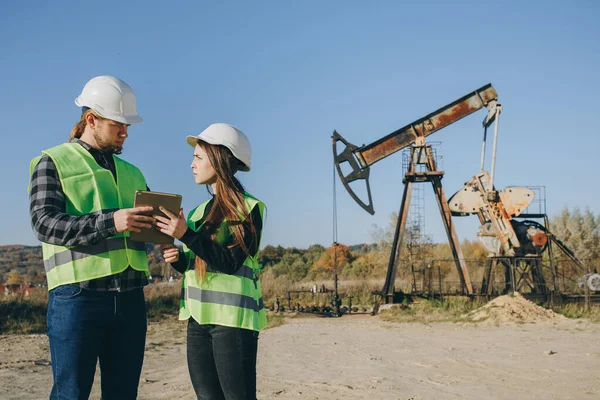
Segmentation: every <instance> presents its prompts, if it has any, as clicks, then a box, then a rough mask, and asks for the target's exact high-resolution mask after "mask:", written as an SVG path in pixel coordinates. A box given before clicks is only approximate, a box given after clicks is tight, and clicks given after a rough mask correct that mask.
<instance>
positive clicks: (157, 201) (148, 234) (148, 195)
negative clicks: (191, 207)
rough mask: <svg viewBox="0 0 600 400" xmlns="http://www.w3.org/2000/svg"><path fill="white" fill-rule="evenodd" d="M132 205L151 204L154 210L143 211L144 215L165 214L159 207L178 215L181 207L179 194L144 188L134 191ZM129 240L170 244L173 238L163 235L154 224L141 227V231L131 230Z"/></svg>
mask: <svg viewBox="0 0 600 400" xmlns="http://www.w3.org/2000/svg"><path fill="white" fill-rule="evenodd" d="M133 206H134V207H141V206H152V207H154V211H151V212H149V213H144V215H150V216H151V215H155V214H156V215H162V216H165V214H164V213H162V212H161V211H160V210H159V207H161V206H162V207H164V208H165V209H167V210H169V211H171V212H172V213H173V214H175V215H179V209H180V208H181V195H179V194H171V193H161V192H149V191H146V190H138V191H136V192H135V200H134V203H133ZM129 237H130V238H131V240H135V241H138V242H147V243H159V244H172V243H173V242H174V240H175V239H173V238H172V237H171V236H169V235H165V234H164V233H162V232H161V231H159V230H158V228H157V227H156V226H152V228H150V229H142V231H141V232H131V233H130V236H129Z"/></svg>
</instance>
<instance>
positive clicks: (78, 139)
mask: <svg viewBox="0 0 600 400" xmlns="http://www.w3.org/2000/svg"><path fill="white" fill-rule="evenodd" d="M75 104H76V105H77V106H79V107H82V115H81V119H80V121H79V122H78V123H77V124H76V125H75V127H74V128H73V130H72V132H71V139H70V141H69V142H68V143H63V144H61V145H58V146H56V147H53V148H51V149H48V150H45V151H43V152H42V156H41V157H37V158H35V159H33V160H32V162H31V168H30V172H31V182H30V193H29V209H30V215H31V224H32V227H33V231H34V232H35V234H36V236H37V238H38V239H39V240H40V241H41V242H42V250H43V255H44V267H45V269H46V276H47V279H48V290H49V291H50V293H49V301H48V338H49V342H50V354H51V358H52V374H53V377H54V381H53V386H52V391H51V393H50V399H87V398H88V397H89V394H90V391H91V388H92V383H93V381H94V374H95V371H96V363H97V361H98V360H99V361H100V371H101V376H102V381H101V389H102V398H103V399H106V400H111V399H135V398H136V397H137V389H138V383H139V379H140V373H141V370H142V362H143V358H144V346H145V341H146V309H145V303H144V294H143V286H145V285H147V284H148V278H147V276H148V260H147V258H146V252H145V244H144V243H140V242H135V241H132V240H130V239H129V232H132V231H135V232H139V231H140V229H141V228H150V227H151V226H152V224H153V222H154V219H153V218H152V217H149V216H144V215H142V213H145V212H149V211H151V210H152V207H137V208H133V201H134V194H135V191H136V190H146V189H147V186H146V180H145V178H144V176H143V175H142V173H141V172H140V170H139V169H138V168H136V167H135V166H133V165H131V164H129V163H127V162H125V161H123V160H122V159H120V158H119V157H116V154H120V153H121V151H122V149H123V143H124V142H125V139H126V138H127V136H128V134H127V131H128V127H129V126H130V125H131V124H136V123H139V122H142V119H141V118H140V116H139V115H138V113H137V109H136V100H135V94H134V93H133V91H132V89H131V87H129V85H127V84H126V83H125V82H123V81H122V80H120V79H118V78H115V77H112V76H99V77H96V78H93V79H92V80H90V81H89V82H88V83H87V84H86V85H85V87H84V88H83V91H82V92H81V95H80V96H79V97H77V99H76V100H75Z"/></svg>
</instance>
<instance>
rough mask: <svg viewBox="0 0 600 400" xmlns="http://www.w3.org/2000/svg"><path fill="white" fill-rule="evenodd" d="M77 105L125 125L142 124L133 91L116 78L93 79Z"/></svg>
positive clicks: (101, 77)
mask: <svg viewBox="0 0 600 400" xmlns="http://www.w3.org/2000/svg"><path fill="white" fill-rule="evenodd" d="M75 104H77V105H78V106H79V107H88V108H91V109H92V110H94V111H96V112H97V113H98V115H100V116H101V117H102V118H107V119H110V120H113V121H117V122H121V123H123V124H137V123H140V122H142V118H141V117H140V116H139V114H138V113H137V109H136V105H135V94H134V93H133V90H131V87H130V86H129V85H128V84H126V83H125V82H123V81H122V80H120V79H119V78H115V77H114V76H97V77H95V78H92V79H91V80H90V81H89V82H88V83H86V84H85V86H84V87H83V90H82V91H81V94H80V95H79V97H77V98H76V99H75Z"/></svg>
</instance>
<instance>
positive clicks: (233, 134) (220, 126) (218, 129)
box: [186, 122, 252, 171]
mask: <svg viewBox="0 0 600 400" xmlns="http://www.w3.org/2000/svg"><path fill="white" fill-rule="evenodd" d="M199 140H202V141H203V142H206V143H208V144H214V145H221V146H225V147H227V148H228V149H229V150H230V151H231V153H232V154H233V156H234V157H235V158H237V159H238V160H240V161H241V162H242V164H243V167H242V168H240V170H241V171H250V160H251V158H252V149H251V148H250V141H249V140H248V137H246V135H244V132H242V131H240V130H239V129H238V128H236V127H235V126H233V125H229V124H225V123H222V122H219V123H216V124H212V125H210V126H209V127H208V128H206V129H205V130H203V131H202V132H201V133H200V134H199V135H198V136H188V137H187V138H186V141H187V142H188V144H189V145H190V146H192V147H196V145H197V144H198V141H199Z"/></svg>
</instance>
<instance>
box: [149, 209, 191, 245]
mask: <svg viewBox="0 0 600 400" xmlns="http://www.w3.org/2000/svg"><path fill="white" fill-rule="evenodd" d="M160 211H162V212H163V213H164V214H165V215H166V217H161V216H160V215H154V219H156V227H157V228H158V230H159V231H161V232H162V233H164V234H165V235H169V236H171V237H173V238H175V239H181V237H182V236H183V234H184V233H185V231H186V230H187V223H186V222H185V217H184V216H183V208H180V209H179V216H177V215H175V214H173V213H172V212H171V211H169V210H167V209H165V208H164V207H160Z"/></svg>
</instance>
